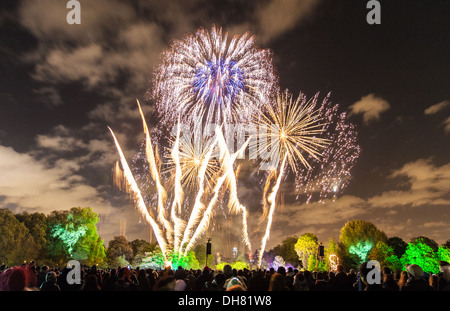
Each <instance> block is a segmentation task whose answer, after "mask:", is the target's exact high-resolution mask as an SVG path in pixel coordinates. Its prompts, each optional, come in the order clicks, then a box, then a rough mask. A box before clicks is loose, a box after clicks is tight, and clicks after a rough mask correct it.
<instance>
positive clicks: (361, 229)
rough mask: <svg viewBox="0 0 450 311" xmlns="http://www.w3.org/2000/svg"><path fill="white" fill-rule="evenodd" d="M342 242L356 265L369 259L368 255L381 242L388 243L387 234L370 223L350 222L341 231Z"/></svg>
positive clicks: (362, 221)
mask: <svg viewBox="0 0 450 311" xmlns="http://www.w3.org/2000/svg"><path fill="white" fill-rule="evenodd" d="M340 241H341V243H342V244H343V246H344V248H345V249H346V251H347V252H348V254H349V255H354V256H353V261H354V262H355V264H357V265H359V264H360V263H362V262H363V261H365V260H366V259H367V255H368V254H369V252H370V251H371V249H372V247H373V246H375V245H376V244H377V243H378V242H379V241H382V242H384V243H386V242H387V237H386V234H385V233H384V232H383V231H380V230H378V229H377V227H376V226H375V225H374V224H373V223H371V222H368V221H364V220H352V221H348V222H347V223H346V224H345V225H344V227H342V229H341V235H340Z"/></svg>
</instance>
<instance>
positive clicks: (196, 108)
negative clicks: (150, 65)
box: [152, 26, 277, 125]
mask: <svg viewBox="0 0 450 311" xmlns="http://www.w3.org/2000/svg"><path fill="white" fill-rule="evenodd" d="M153 85H154V88H153V92H152V95H153V98H154V99H155V101H156V105H157V108H158V111H159V114H160V116H161V118H162V121H163V122H164V123H165V124H173V123H174V121H175V120H177V119H178V117H181V118H182V119H181V121H182V122H183V123H187V124H191V125H194V124H196V125H198V124H211V123H213V124H218V125H221V124H227V123H228V124H231V123H236V122H245V121H248V120H249V119H250V117H251V115H252V113H253V112H254V111H255V109H256V110H257V109H258V108H259V107H260V106H261V105H262V104H263V103H265V102H267V101H269V100H270V98H271V96H272V95H273V94H274V92H275V91H276V88H277V78H276V76H275V73H274V68H273V66H272V60H271V53H270V52H269V51H268V50H261V49H258V48H256V46H255V37H254V36H250V35H249V33H245V34H244V35H242V36H234V37H233V38H232V39H231V41H229V40H228V34H227V33H225V34H224V35H223V34H222V29H221V28H216V27H215V26H213V27H212V29H211V31H207V30H205V29H203V28H200V29H198V30H197V31H196V32H195V34H188V35H186V36H185V37H184V38H183V39H182V40H176V41H174V42H173V43H172V45H171V46H170V47H169V49H167V50H166V51H165V52H164V53H163V55H162V62H161V64H160V65H159V66H158V67H157V68H156V70H155V73H154V80H153Z"/></svg>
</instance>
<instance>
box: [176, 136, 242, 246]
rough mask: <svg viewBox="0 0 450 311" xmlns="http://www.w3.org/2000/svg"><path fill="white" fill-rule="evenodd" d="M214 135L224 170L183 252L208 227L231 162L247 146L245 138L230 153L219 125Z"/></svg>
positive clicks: (231, 168) (231, 169) (230, 169)
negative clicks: (239, 146)
mask: <svg viewBox="0 0 450 311" xmlns="http://www.w3.org/2000/svg"><path fill="white" fill-rule="evenodd" d="M216 137H218V145H219V150H220V157H221V159H222V160H221V163H222V166H221V167H222V170H223V171H224V173H223V174H222V175H221V176H220V177H219V178H218V179H217V181H216V184H215V187H214V190H213V193H214V196H213V197H212V198H211V200H210V201H209V204H208V207H207V208H206V210H205V211H204V212H203V217H202V220H201V221H200V223H199V224H198V226H197V228H196V230H195V232H194V234H193V236H192V237H191V239H190V241H189V243H188V245H187V246H186V248H185V250H184V252H185V254H186V253H187V251H188V250H189V249H191V248H192V247H193V246H194V243H195V242H196V241H197V239H198V238H199V237H200V235H201V234H202V233H203V232H204V231H205V230H206V229H207V228H208V226H209V222H210V220H211V216H212V211H213V207H214V205H215V204H216V203H217V199H218V197H219V194H220V192H219V191H220V189H221V187H222V185H223V184H224V182H225V181H226V179H227V178H228V175H229V174H234V169H233V164H234V162H235V161H236V158H237V157H238V156H239V155H240V154H241V153H242V152H243V151H244V150H245V148H247V145H248V142H249V140H247V141H246V142H245V143H244V144H243V145H242V146H241V148H240V149H239V150H238V151H236V152H235V153H233V154H231V155H230V154H229V152H228V146H227V144H226V143H225V139H224V138H223V134H222V131H221V130H220V128H219V127H217V128H216ZM230 171H231V173H230Z"/></svg>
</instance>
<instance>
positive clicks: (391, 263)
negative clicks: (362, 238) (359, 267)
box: [367, 241, 402, 270]
mask: <svg viewBox="0 0 450 311" xmlns="http://www.w3.org/2000/svg"><path fill="white" fill-rule="evenodd" d="M367 257H368V259H369V260H377V261H378V262H379V263H380V265H381V266H382V267H389V268H390V269H391V270H401V269H402V265H401V262H400V259H399V258H398V257H397V255H395V252H394V249H393V248H392V247H390V246H389V245H387V244H386V243H384V242H383V241H378V243H377V244H376V245H375V246H374V247H373V248H372V250H371V251H370V253H369V255H368V256H367Z"/></svg>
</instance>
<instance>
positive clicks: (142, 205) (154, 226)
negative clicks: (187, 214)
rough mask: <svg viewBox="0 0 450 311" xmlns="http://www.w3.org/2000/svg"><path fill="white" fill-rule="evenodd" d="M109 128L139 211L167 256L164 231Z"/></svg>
mask: <svg viewBox="0 0 450 311" xmlns="http://www.w3.org/2000/svg"><path fill="white" fill-rule="evenodd" d="M108 129H109V130H110V132H111V135H112V137H113V139H114V143H115V145H116V148H117V151H118V153H119V157H120V163H121V164H122V167H123V176H124V180H125V181H126V182H127V184H128V192H129V193H130V194H131V195H132V196H133V198H134V202H135V206H136V207H137V209H138V211H139V212H140V213H141V215H143V216H144V217H145V219H146V220H147V222H148V223H150V225H151V226H152V229H153V232H154V233H155V236H156V240H157V241H158V244H159V247H160V248H161V252H162V254H163V256H164V258H165V254H166V252H167V250H168V245H167V243H166V241H165V240H164V237H163V232H162V231H161V228H160V227H159V226H158V224H157V223H156V222H155V220H154V219H153V217H152V215H151V214H150V213H149V211H148V209H147V206H146V205H145V202H144V199H143V197H142V194H141V191H140V190H139V187H138V185H137V184H136V181H135V179H134V177H133V174H132V173H131V170H130V167H129V166H128V163H127V161H126V159H125V156H124V155H123V152H122V149H121V148H120V145H119V142H118V141H117V138H116V136H115V135H114V132H113V131H112V130H111V128H109V127H108Z"/></svg>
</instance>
